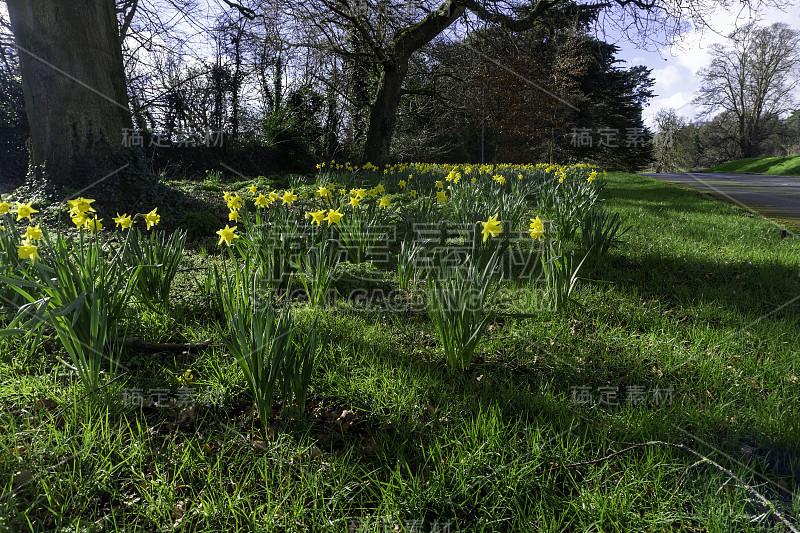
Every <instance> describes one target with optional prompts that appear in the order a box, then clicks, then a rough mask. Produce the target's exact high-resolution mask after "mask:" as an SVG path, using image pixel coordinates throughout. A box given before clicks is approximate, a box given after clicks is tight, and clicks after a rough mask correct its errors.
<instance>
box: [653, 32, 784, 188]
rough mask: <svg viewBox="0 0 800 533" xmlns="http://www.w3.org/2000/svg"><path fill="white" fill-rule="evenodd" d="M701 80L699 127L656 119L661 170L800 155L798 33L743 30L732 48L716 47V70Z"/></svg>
mask: <svg viewBox="0 0 800 533" xmlns="http://www.w3.org/2000/svg"><path fill="white" fill-rule="evenodd" d="M698 76H699V77H700V79H701V88H700V91H699V92H698V94H697V96H696V98H695V100H694V103H695V104H697V105H699V106H700V107H701V108H702V109H703V112H702V114H701V115H700V120H697V121H692V122H690V121H688V120H687V119H685V118H683V117H680V116H679V115H678V114H677V113H676V112H675V111H674V110H672V109H664V110H661V111H659V113H658V114H656V116H655V122H656V131H657V134H656V136H655V138H654V139H653V157H654V165H655V167H656V170H660V171H666V172H668V171H673V170H686V169H698V168H709V167H713V166H715V165H718V164H720V163H724V162H726V161H731V160H735V159H741V158H747V157H759V156H789V155H800V104H798V99H797V91H798V89H800V31H797V30H793V29H791V28H790V27H789V26H787V25H786V24H783V23H776V24H772V25H771V26H768V27H762V26H758V25H757V24H755V23H749V24H746V25H745V26H742V27H741V28H739V29H737V30H735V31H733V32H732V33H731V34H730V35H729V36H728V42H727V43H725V44H714V45H712V47H711V64H710V65H709V66H708V67H706V68H704V69H701V70H700V72H698Z"/></svg>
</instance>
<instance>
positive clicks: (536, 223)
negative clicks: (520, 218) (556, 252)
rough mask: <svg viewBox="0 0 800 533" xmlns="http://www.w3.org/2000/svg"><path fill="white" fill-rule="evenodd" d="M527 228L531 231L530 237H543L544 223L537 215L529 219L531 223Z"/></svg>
mask: <svg viewBox="0 0 800 533" xmlns="http://www.w3.org/2000/svg"><path fill="white" fill-rule="evenodd" d="M528 230H529V231H530V232H531V239H541V238H542V237H544V223H543V222H542V219H540V218H539V217H538V216H537V217H536V218H532V219H531V225H530V228H528Z"/></svg>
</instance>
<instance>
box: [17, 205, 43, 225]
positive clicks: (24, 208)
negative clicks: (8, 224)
mask: <svg viewBox="0 0 800 533" xmlns="http://www.w3.org/2000/svg"><path fill="white" fill-rule="evenodd" d="M14 211H15V212H16V213H17V222H19V221H20V220H22V219H23V218H27V219H28V220H30V219H31V215H32V214H34V213H38V212H39V211H37V210H36V209H34V208H33V207H31V204H30V203H27V204H23V203H22V202H17V203H16V206H15V208H14Z"/></svg>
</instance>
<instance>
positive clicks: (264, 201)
mask: <svg viewBox="0 0 800 533" xmlns="http://www.w3.org/2000/svg"><path fill="white" fill-rule="evenodd" d="M269 204H270V199H269V198H267V197H266V196H264V195H263V194H259V195H258V197H257V198H256V207H258V208H259V209H263V208H265V207H267V206H269Z"/></svg>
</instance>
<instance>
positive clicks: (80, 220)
mask: <svg viewBox="0 0 800 533" xmlns="http://www.w3.org/2000/svg"><path fill="white" fill-rule="evenodd" d="M87 218H89V217H88V216H86V214H84V213H74V214H72V223H73V224H75V227H76V228H80V227H81V226H83V225H84V224H86V219H87Z"/></svg>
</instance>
